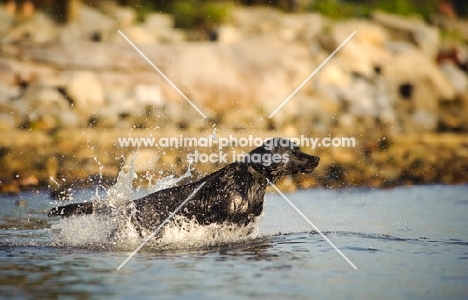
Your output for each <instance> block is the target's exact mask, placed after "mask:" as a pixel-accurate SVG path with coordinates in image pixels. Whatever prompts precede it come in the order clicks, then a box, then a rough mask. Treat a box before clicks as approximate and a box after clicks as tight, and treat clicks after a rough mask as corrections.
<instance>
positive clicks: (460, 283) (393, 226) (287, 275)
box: [0, 185, 468, 299]
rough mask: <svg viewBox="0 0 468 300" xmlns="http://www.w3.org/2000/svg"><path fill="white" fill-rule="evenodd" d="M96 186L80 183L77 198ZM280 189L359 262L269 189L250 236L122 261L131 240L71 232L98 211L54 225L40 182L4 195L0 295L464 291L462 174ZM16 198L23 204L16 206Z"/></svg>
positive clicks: (467, 196)
mask: <svg viewBox="0 0 468 300" xmlns="http://www.w3.org/2000/svg"><path fill="white" fill-rule="evenodd" d="M93 193H94V191H91V190H81V191H78V192H77V193H76V194H75V198H76V200H77V201H83V200H89V199H90V198H91V196H92V194H93ZM286 196H287V197H288V198H289V199H291V201H292V202H294V203H295V204H296V205H297V207H298V208H299V209H300V210H301V211H302V212H303V213H304V214H305V215H306V216H307V217H308V218H310V220H311V221H312V222H313V223H314V224H315V225H316V226H317V227H318V228H319V229H320V230H321V231H323V233H324V234H325V235H326V236H327V237H328V238H329V239H330V240H331V241H332V242H333V243H334V244H335V245H336V246H337V247H338V248H339V249H340V250H341V251H342V252H343V253H344V254H345V255H346V256H347V257H348V258H349V259H350V260H351V261H352V262H353V263H354V264H355V265H356V266H357V270H354V269H353V268H352V267H351V266H350V265H349V264H348V263H347V262H346V261H345V260H344V259H343V258H342V257H341V256H340V255H339V254H338V252H336V251H335V250H334V249H333V248H332V247H331V246H330V245H329V244H328V243H327V242H326V241H325V240H324V239H323V238H322V237H321V236H320V235H319V234H317V233H315V232H314V231H313V228H311V226H310V225H309V224H307V223H306V222H305V221H304V220H303V219H302V218H301V217H300V216H299V215H298V214H297V212H295V211H294V210H293V209H292V208H291V207H290V206H289V205H288V204H287V203H286V202H285V201H284V200H283V199H282V198H281V196H279V195H278V194H271V193H270V194H268V195H267V198H266V203H265V215H264V217H263V220H262V221H261V223H260V225H259V228H258V235H257V236H256V237H255V238H252V239H248V240H240V241H239V240H236V239H234V238H232V239H231V240H229V239H228V240H226V241H224V242H220V243H210V242H209V239H210V235H212V234H213V233H206V234H207V236H205V237H203V238H200V237H198V238H199V241H200V240H202V241H206V243H207V246H206V247H200V245H198V246H196V247H188V246H187V245H189V246H190V245H192V244H190V243H188V244H187V243H185V244H184V243H183V242H174V245H172V247H169V248H167V249H166V250H159V251H158V250H155V249H153V248H143V249H142V250H141V251H140V252H138V253H137V254H136V255H135V256H134V257H133V258H132V259H131V260H130V261H129V262H128V263H127V264H125V265H124V266H123V267H122V269H120V270H119V271H117V267H118V266H119V265H120V264H121V263H122V262H123V261H124V260H125V259H126V258H127V257H128V256H129V254H130V253H131V250H129V249H126V248H125V247H123V248H119V245H114V246H115V247H114V248H111V249H109V247H105V245H99V243H100V240H99V239H96V237H95V236H94V243H95V244H94V245H93V247H87V246H86V245H84V244H83V245H81V244H78V245H77V244H73V243H72V241H74V240H75V241H78V240H85V239H86V235H87V234H89V237H90V238H91V236H92V235H95V234H96V232H93V228H98V227H99V226H98V225H99V224H97V223H93V222H96V220H94V221H93V222H91V221H89V220H88V221H86V222H85V221H79V222H76V223H67V224H66V225H67V226H69V227H68V229H67V230H68V231H66V230H65V231H61V229H60V228H62V229H63V228H66V226H65V227H64V226H63V224H62V223H61V222H66V221H59V220H49V219H48V218H47V217H46V213H45V211H47V210H48V209H49V208H51V207H53V206H54V205H56V203H55V201H52V200H50V199H49V198H48V194H47V193H46V192H39V193H24V194H22V195H20V196H14V197H5V196H4V197H0V265H1V267H0V297H1V298H15V299H20V298H42V299H47V298H68V297H69V296H70V297H71V298H80V299H87V298H113V299H118V298H126V299H138V298H186V299H198V298H207V299H229V298H231V299H242V298H253V299H273V298H275V299H279V298H283V299H284V298H291V299H320V298H328V299H396V298H406V299H467V298H468V185H461V186H440V185H436V186H416V187H400V188H395V189H390V190H370V189H346V190H324V189H316V190H304V191H300V192H297V193H294V194H286ZM19 199H24V200H26V202H27V205H26V206H24V207H20V206H18V205H17V201H18V200H19ZM90 222H91V223H90ZM90 224H91V225H90ZM61 226H62V227H61ZM70 226H72V228H71V229H72V230H70ZM77 227H81V228H77ZM98 229H99V228H98ZM101 229H102V228H101ZM60 232H62V237H60ZM65 234H66V235H67V236H66V237H64V236H63V235H65ZM196 234H198V235H200V234H201V233H200V231H198V232H197V233H196ZM183 239H188V237H187V238H186V237H184V238H183ZM64 241H66V242H64ZM169 241H171V239H169ZM96 243H98V245H96ZM102 243H106V242H105V241H102ZM168 243H169V244H170V242H168ZM178 243H180V247H178V245H179V244H178ZM100 246H102V247H100Z"/></svg>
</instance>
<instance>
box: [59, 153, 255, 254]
mask: <svg viewBox="0 0 468 300" xmlns="http://www.w3.org/2000/svg"><path fill="white" fill-rule="evenodd" d="M135 159H136V156H135V157H134V158H133V159H132V160H131V161H130V164H129V165H128V166H126V167H125V168H124V169H123V170H121V171H120V172H119V175H118V178H117V181H116V183H115V184H114V185H113V186H112V187H110V188H108V189H107V190H106V192H105V195H100V194H99V193H98V188H97V189H96V192H95V194H94V195H93V196H92V198H91V199H90V200H91V201H92V202H93V206H94V208H95V212H96V213H93V214H91V215H85V216H76V217H70V218H65V219H61V220H58V221H57V222H56V223H54V224H53V225H52V227H51V231H52V232H53V233H54V236H55V239H54V241H53V244H54V245H56V246H66V247H79V248H89V249H103V250H105V249H107V250H124V251H128V250H133V249H134V248H135V247H137V246H138V245H139V244H140V243H141V242H142V240H143V237H141V236H140V234H139V232H138V231H137V230H136V228H135V227H134V225H133V223H132V216H134V214H135V213H136V209H135V206H134V203H133V201H132V200H133V199H135V198H136V197H137V192H138V191H139V187H136V188H134V185H133V182H134V180H135V179H137V174H136V172H135V170H134V167H133V163H134V161H135ZM191 171H193V169H192V168H191V166H189V167H188V169H187V172H186V173H185V174H183V175H181V176H180V177H176V176H174V175H170V176H167V177H165V178H162V179H159V180H156V181H154V183H153V180H152V176H151V175H150V174H146V176H145V177H146V179H147V180H148V184H149V185H148V188H147V190H148V192H149V193H154V192H157V191H159V190H162V189H166V188H170V187H173V186H175V185H176V184H177V183H178V182H180V181H181V180H183V179H185V178H189V177H190V176H191V175H192V173H191ZM101 188H102V187H101ZM260 219H261V217H259V218H258V221H257V222H256V223H255V224H252V225H250V226H247V227H242V228H238V227H237V226H234V225H221V226H220V225H219V224H211V225H208V226H206V225H203V226H202V225H199V224H198V223H197V222H196V221H195V220H188V219H186V218H184V217H182V216H175V217H174V219H173V220H172V221H171V222H169V223H168V224H167V225H166V226H165V227H164V228H163V229H162V231H161V234H158V235H157V238H154V239H152V240H150V241H149V242H148V243H147V245H146V246H145V247H144V248H143V249H144V250H149V251H160V250H174V249H194V248H195V249H204V248H210V247H213V246H216V245H220V244H228V243H233V242H241V241H245V240H246V239H251V238H255V237H257V236H259V233H258V224H259V223H260V222H259V221H260ZM147 234H150V233H147Z"/></svg>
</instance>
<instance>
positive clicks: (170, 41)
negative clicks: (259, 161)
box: [0, 1, 468, 193]
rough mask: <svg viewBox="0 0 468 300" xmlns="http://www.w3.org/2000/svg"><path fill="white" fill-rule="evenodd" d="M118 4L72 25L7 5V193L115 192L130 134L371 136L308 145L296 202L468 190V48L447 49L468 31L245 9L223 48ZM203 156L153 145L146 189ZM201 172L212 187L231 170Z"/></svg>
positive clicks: (1, 20) (376, 17)
mask: <svg viewBox="0 0 468 300" xmlns="http://www.w3.org/2000/svg"><path fill="white" fill-rule="evenodd" d="M104 3H106V4H105V5H103V6H102V7H98V8H96V7H89V6H86V5H82V6H80V7H79V8H77V11H76V12H77V15H76V18H75V19H74V20H73V21H71V22H70V23H68V24H66V25H61V26H58V25H57V24H55V23H54V22H53V21H52V20H51V19H50V18H49V17H48V16H47V15H46V14H44V13H42V12H35V13H34V14H32V15H31V16H29V18H26V19H21V20H18V19H17V18H16V17H15V16H12V15H9V14H8V11H7V10H5V9H4V7H0V34H1V35H2V36H4V38H2V40H1V42H0V134H1V137H2V138H1V140H0V166H1V167H0V168H1V170H0V192H2V193H17V192H18V191H20V190H21V189H24V188H50V189H52V190H57V189H58V186H59V185H60V186H61V188H62V189H63V187H67V188H68V187H70V186H74V187H78V186H90V185H96V184H98V183H99V182H101V183H103V184H111V183H112V181H113V180H115V178H116V177H117V175H118V172H119V171H120V170H121V169H122V167H123V166H124V165H125V164H127V163H128V162H129V160H130V156H131V155H132V153H134V152H135V150H136V149H135V148H132V147H127V148H122V147H120V146H119V144H118V138H119V137H130V136H136V137H148V136H154V137H162V136H164V137H178V136H180V135H184V136H191V137H203V136H208V135H210V134H212V132H213V129H217V130H218V131H217V134H218V135H219V136H229V135H230V134H232V135H234V136H237V137H241V136H246V135H248V134H254V135H255V136H258V137H272V136H282V137H297V136H300V135H304V136H308V137H319V138H322V137H354V138H355V139H356V147H352V148H344V147H339V148H338V147H336V148H334V147H329V148H324V147H322V148H318V149H305V151H306V152H309V153H311V154H314V155H318V156H320V157H321V158H322V160H321V163H320V166H319V168H318V169H317V170H316V172H315V173H314V174H313V176H311V177H303V176H296V177H294V178H289V179H285V180H283V181H282V182H281V183H280V185H281V187H282V188H283V189H284V190H289V191H292V190H294V189H296V188H308V187H314V186H315V187H317V186H326V187H348V186H369V187H391V186H395V185H401V184H427V183H444V184H457V183H467V182H468V117H467V116H468V73H467V72H468V56H467V53H468V47H467V46H466V45H467V43H468V37H467V36H466V35H463V34H459V35H457V37H458V40H453V39H452V40H450V39H445V38H441V37H440V36H441V32H442V31H443V30H444V28H451V30H452V29H453V28H459V30H460V32H461V33H463V32H465V33H466V32H468V30H465V29H466V28H468V25H467V24H468V23H466V21H464V20H457V21H451V20H440V19H438V21H437V22H434V23H433V24H428V23H425V22H424V21H423V20H420V19H417V18H403V17H400V16H396V15H390V14H385V13H382V12H375V13H374V14H373V15H372V18H371V19H369V20H344V21H333V20H330V19H327V18H326V17H324V16H321V15H319V14H285V13H281V12H279V11H277V10H273V9H270V8H262V7H258V8H253V9H246V8H236V9H234V10H233V12H232V13H231V15H230V17H229V18H228V19H227V20H226V22H225V23H223V24H220V25H219V26H218V27H217V28H216V36H215V37H216V39H215V41H213V42H209V41H203V39H204V36H203V34H202V35H201V36H198V37H197V35H193V32H190V31H182V30H180V29H176V28H174V21H173V19H172V17H171V16H169V15H164V14H157V13H153V14H148V16H147V17H146V19H145V21H144V22H142V23H138V22H137V20H136V15H135V12H133V11H132V9H130V8H128V7H120V6H118V5H116V4H113V2H110V1H106V2H104ZM454 22H456V23H454ZM91 24H92V25H91ZM437 26H438V27H437ZM444 26H445V27H444ZM119 30H120V32H119ZM353 31H355V32H356V34H355V35H354V36H353V37H352V38H351V39H350V40H349V42H348V43H347V44H346V45H345V46H344V47H343V48H342V49H340V51H338V52H337V53H336V55H335V56H334V57H333V58H332V59H330V61H329V62H328V63H327V64H326V65H325V66H324V67H323V68H322V69H321V70H320V71H319V72H317V74H316V75H315V76H314V77H312V79H311V80H310V81H308V82H307V83H306V84H305V85H304V86H303V87H302V88H301V89H300V90H299V91H298V92H297V94H295V95H294V97H293V98H292V99H291V100H290V101H289V102H288V103H287V104H286V105H285V106H284V107H282V109H281V110H279V111H278V113H277V114H275V116H274V117H272V118H268V117H267V116H268V115H270V113H271V112H272V111H273V110H274V109H275V108H276V107H278V105H279V104H280V103H281V102H282V101H283V100H284V99H285V98H286V97H288V96H289V95H290V93H291V92H292V91H294V89H295V88H297V87H298V86H299V85H300V84H301V83H302V82H303V80H304V79H305V78H307V76H309V75H310V73H311V72H312V71H313V70H314V69H315V68H317V66H319V65H320V64H321V63H322V62H323V61H324V60H325V59H326V58H327V57H328V56H329V55H330V53H332V52H333V51H334V50H335V49H336V47H338V46H339V45H340V44H341V43H342V42H343V41H344V40H345V39H346V38H347V37H349V36H350V34H351V33H352V32H353ZM123 35H125V37H128V39H130V40H131V41H132V42H133V43H135V45H137V47H138V48H139V49H140V50H141V51H142V53H144V54H145V55H146V56H147V57H148V59H149V60H150V61H152V62H154V64H155V65H157V67H158V68H160V70H161V71H162V72H163V73H164V74H166V75H167V76H168V77H169V78H170V79H171V80H172V81H173V82H174V84H175V85H176V86H178V87H179V88H180V90H181V91H183V93H184V94H185V95H186V96H187V97H188V98H190V99H191V100H192V101H193V102H194V103H195V104H196V105H197V106H198V107H199V108H200V110H201V111H203V112H204V114H206V116H207V119H203V118H202V117H201V116H200V114H199V113H198V112H197V111H196V110H195V109H193V107H191V106H190V105H189V104H188V103H187V102H186V101H185V100H184V99H183V98H182V97H181V96H180V95H179V94H178V93H177V91H175V90H174V88H173V87H172V86H171V85H170V84H168V83H167V82H166V81H165V79H164V78H162V76H161V75H160V74H158V72H156V71H155V70H154V68H153V67H152V66H151V65H149V64H148V62H147V61H145V60H144V59H143V58H142V56H141V55H140V54H139V53H138V52H137V51H135V49H134V48H132V46H131V45H130V44H129V43H128V42H127V41H126V40H125V39H124V38H123ZM204 150H206V151H207V152H210V151H211V152H215V151H216V149H204ZM248 150H250V149H245V148H242V149H241V148H240V147H238V148H235V147H234V148H226V149H225V151H227V152H229V151H238V152H240V151H248ZM190 151H194V149H186V148H184V149H181V148H179V149H170V148H164V149H161V148H158V149H149V148H142V149H140V150H139V152H138V156H139V157H140V160H143V161H144V162H149V161H151V163H150V164H144V163H138V168H137V171H138V173H139V174H140V175H141V176H140V179H138V180H139V181H138V182H139V184H141V185H144V183H145V182H147V179H145V176H143V175H145V174H146V173H147V172H150V174H151V175H152V176H153V177H152V178H153V180H154V179H155V178H159V177H161V176H167V175H170V174H177V175H181V174H183V173H185V171H186V169H187V167H188V163H187V160H186V157H187V153H189V152H190ZM194 167H195V171H194V172H195V176H196V177H197V176H201V175H202V174H206V173H207V172H212V171H214V170H215V169H218V168H220V167H221V165H218V164H216V163H214V164H198V165H197V164H195V165H194ZM57 183H58V184H57Z"/></svg>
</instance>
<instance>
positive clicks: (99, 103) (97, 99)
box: [65, 71, 105, 117]
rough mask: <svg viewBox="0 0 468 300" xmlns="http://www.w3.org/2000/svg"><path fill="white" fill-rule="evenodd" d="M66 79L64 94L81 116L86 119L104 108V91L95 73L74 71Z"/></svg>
mask: <svg viewBox="0 0 468 300" xmlns="http://www.w3.org/2000/svg"><path fill="white" fill-rule="evenodd" d="M66 77H67V79H66V81H67V83H66V85H65V93H66V95H67V97H68V100H69V101H70V102H71V103H72V106H73V108H74V110H76V111H77V112H78V113H79V114H80V115H81V116H83V117H88V116H89V115H92V114H93V113H95V112H96V111H99V110H100V109H101V108H102V107H104V104H105V103H104V90H103V87H102V85H101V83H100V80H99V78H98V77H97V76H96V74H95V73H93V72H87V71H75V72H70V73H69V74H67V76H66Z"/></svg>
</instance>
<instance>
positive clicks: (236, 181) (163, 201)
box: [48, 138, 319, 234]
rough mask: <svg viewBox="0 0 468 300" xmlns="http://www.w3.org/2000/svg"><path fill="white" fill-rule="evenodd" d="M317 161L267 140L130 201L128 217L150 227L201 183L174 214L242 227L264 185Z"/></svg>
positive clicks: (257, 210)
mask: <svg viewBox="0 0 468 300" xmlns="http://www.w3.org/2000/svg"><path fill="white" fill-rule="evenodd" d="M318 162H319V158H318V157H316V156H312V155H308V154H305V153H303V152H301V151H300V150H299V147H298V146H297V145H296V144H294V143H293V142H291V141H289V140H287V139H282V138H274V139H270V140H268V141H266V142H265V143H264V144H263V145H262V146H260V147H258V148H256V149H254V150H252V151H251V152H249V153H248V154H247V155H246V156H244V157H243V161H242V162H234V163H231V164H229V165H227V166H226V167H224V168H222V169H220V170H218V171H216V172H214V173H212V174H210V175H208V176H206V177H204V178H202V179H200V180H198V181H196V182H192V183H189V184H186V185H182V186H177V187H173V188H169V189H165V190H161V191H158V192H156V193H153V194H150V195H148V196H146V197H143V198H141V199H138V200H134V202H133V203H134V207H135V209H136V212H135V214H134V216H133V218H132V221H133V223H134V225H135V226H136V228H137V229H139V230H140V234H141V230H148V231H150V232H151V231H153V230H154V229H156V227H157V226H158V225H160V224H161V223H162V222H163V221H164V220H165V219H166V218H168V217H169V216H170V214H171V213H172V212H173V211H174V210H175V209H176V208H177V207H178V206H179V205H181V204H182V203H183V202H184V200H186V199H187V198H188V197H189V196H190V195H191V194H192V193H193V192H194V191H196V189H197V188H198V187H199V186H201V184H202V183H205V184H204V185H203V186H202V187H201V188H200V189H199V190H198V191H197V192H196V193H195V194H194V195H193V197H192V198H191V199H190V200H189V201H188V202H187V203H186V205H185V206H184V207H183V208H182V209H181V210H180V211H179V213H178V214H180V215H182V216H185V217H187V218H188V219H193V218H194V219H196V221H197V222H198V223H199V224H202V225H207V224H211V223H218V224H222V223H225V222H227V223H231V224H235V225H237V226H246V225H248V224H250V223H251V222H254V221H255V218H256V217H258V216H259V215H260V214H261V213H262V211H263V200H264V195H265V189H266V187H267V185H268V184H269V183H275V182H276V181H278V179H280V178H281V177H283V176H287V175H291V174H297V173H310V172H312V171H313V170H314V168H315V167H316V166H317V165H318ZM94 210H97V209H93V203H90V202H88V203H75V204H70V205H66V206H60V207H57V208H53V209H51V210H50V211H49V214H48V215H49V216H62V217H69V216H72V215H83V214H91V213H93V211H94Z"/></svg>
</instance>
